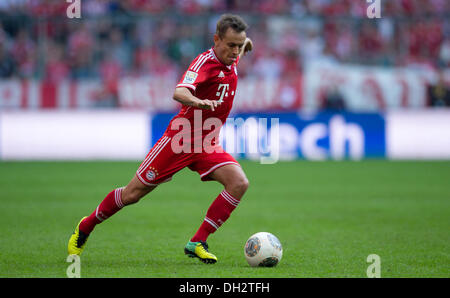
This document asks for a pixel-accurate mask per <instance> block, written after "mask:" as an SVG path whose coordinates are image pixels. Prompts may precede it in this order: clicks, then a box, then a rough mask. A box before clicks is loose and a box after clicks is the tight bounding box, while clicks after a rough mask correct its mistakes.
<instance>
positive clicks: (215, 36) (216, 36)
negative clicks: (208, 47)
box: [214, 34, 220, 45]
mask: <svg viewBox="0 0 450 298" xmlns="http://www.w3.org/2000/svg"><path fill="white" fill-rule="evenodd" d="M219 42H220V37H219V35H218V34H214V45H218V44H219Z"/></svg>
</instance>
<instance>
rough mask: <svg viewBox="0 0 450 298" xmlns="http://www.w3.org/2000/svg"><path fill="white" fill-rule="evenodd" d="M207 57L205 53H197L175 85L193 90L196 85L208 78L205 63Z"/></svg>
mask: <svg viewBox="0 0 450 298" xmlns="http://www.w3.org/2000/svg"><path fill="white" fill-rule="evenodd" d="M209 58H210V57H209V56H205V55H199V56H198V57H197V58H195V59H194V61H192V63H191V65H190V66H189V68H188V70H187V71H186V72H185V73H184V74H183V76H182V78H181V80H180V81H179V82H178V84H177V86H176V87H177V88H178V87H186V88H189V89H192V90H193V91H195V89H196V88H197V86H198V85H199V84H201V83H203V82H205V81H206V79H207V78H208V67H206V66H205V64H206V61H207V60H208V59H209Z"/></svg>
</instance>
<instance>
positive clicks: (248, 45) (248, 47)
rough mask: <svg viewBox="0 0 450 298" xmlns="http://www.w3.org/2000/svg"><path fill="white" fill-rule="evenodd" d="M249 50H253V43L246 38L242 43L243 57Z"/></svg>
mask: <svg viewBox="0 0 450 298" xmlns="http://www.w3.org/2000/svg"><path fill="white" fill-rule="evenodd" d="M251 50H253V42H252V40H251V39H250V38H248V37H247V38H246V39H245V42H244V56H245V55H246V54H247V53H248V52H250V51H251Z"/></svg>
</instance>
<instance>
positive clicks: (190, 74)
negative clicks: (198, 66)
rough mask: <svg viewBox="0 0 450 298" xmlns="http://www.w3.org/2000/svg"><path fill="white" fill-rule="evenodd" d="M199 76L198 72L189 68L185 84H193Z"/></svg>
mask: <svg viewBox="0 0 450 298" xmlns="http://www.w3.org/2000/svg"><path fill="white" fill-rule="evenodd" d="M197 76H198V73H196V72H193V71H190V70H188V71H187V72H186V75H185V76H184V80H183V84H193V83H194V82H195V79H197Z"/></svg>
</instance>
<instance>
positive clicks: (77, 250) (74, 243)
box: [67, 216, 89, 255]
mask: <svg viewBox="0 0 450 298" xmlns="http://www.w3.org/2000/svg"><path fill="white" fill-rule="evenodd" d="M85 218H87V216H85V217H83V218H82V219H81V220H80V222H79V223H78V225H77V227H76V228H75V231H74V232H73V234H72V236H70V239H69V243H68V244H67V251H68V252H69V255H81V253H82V252H83V249H84V246H85V245H86V241H87V238H88V237H89V235H88V234H85V233H83V232H82V231H80V229H79V227H80V223H81V222H82V221H83V220H84V219H85Z"/></svg>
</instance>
